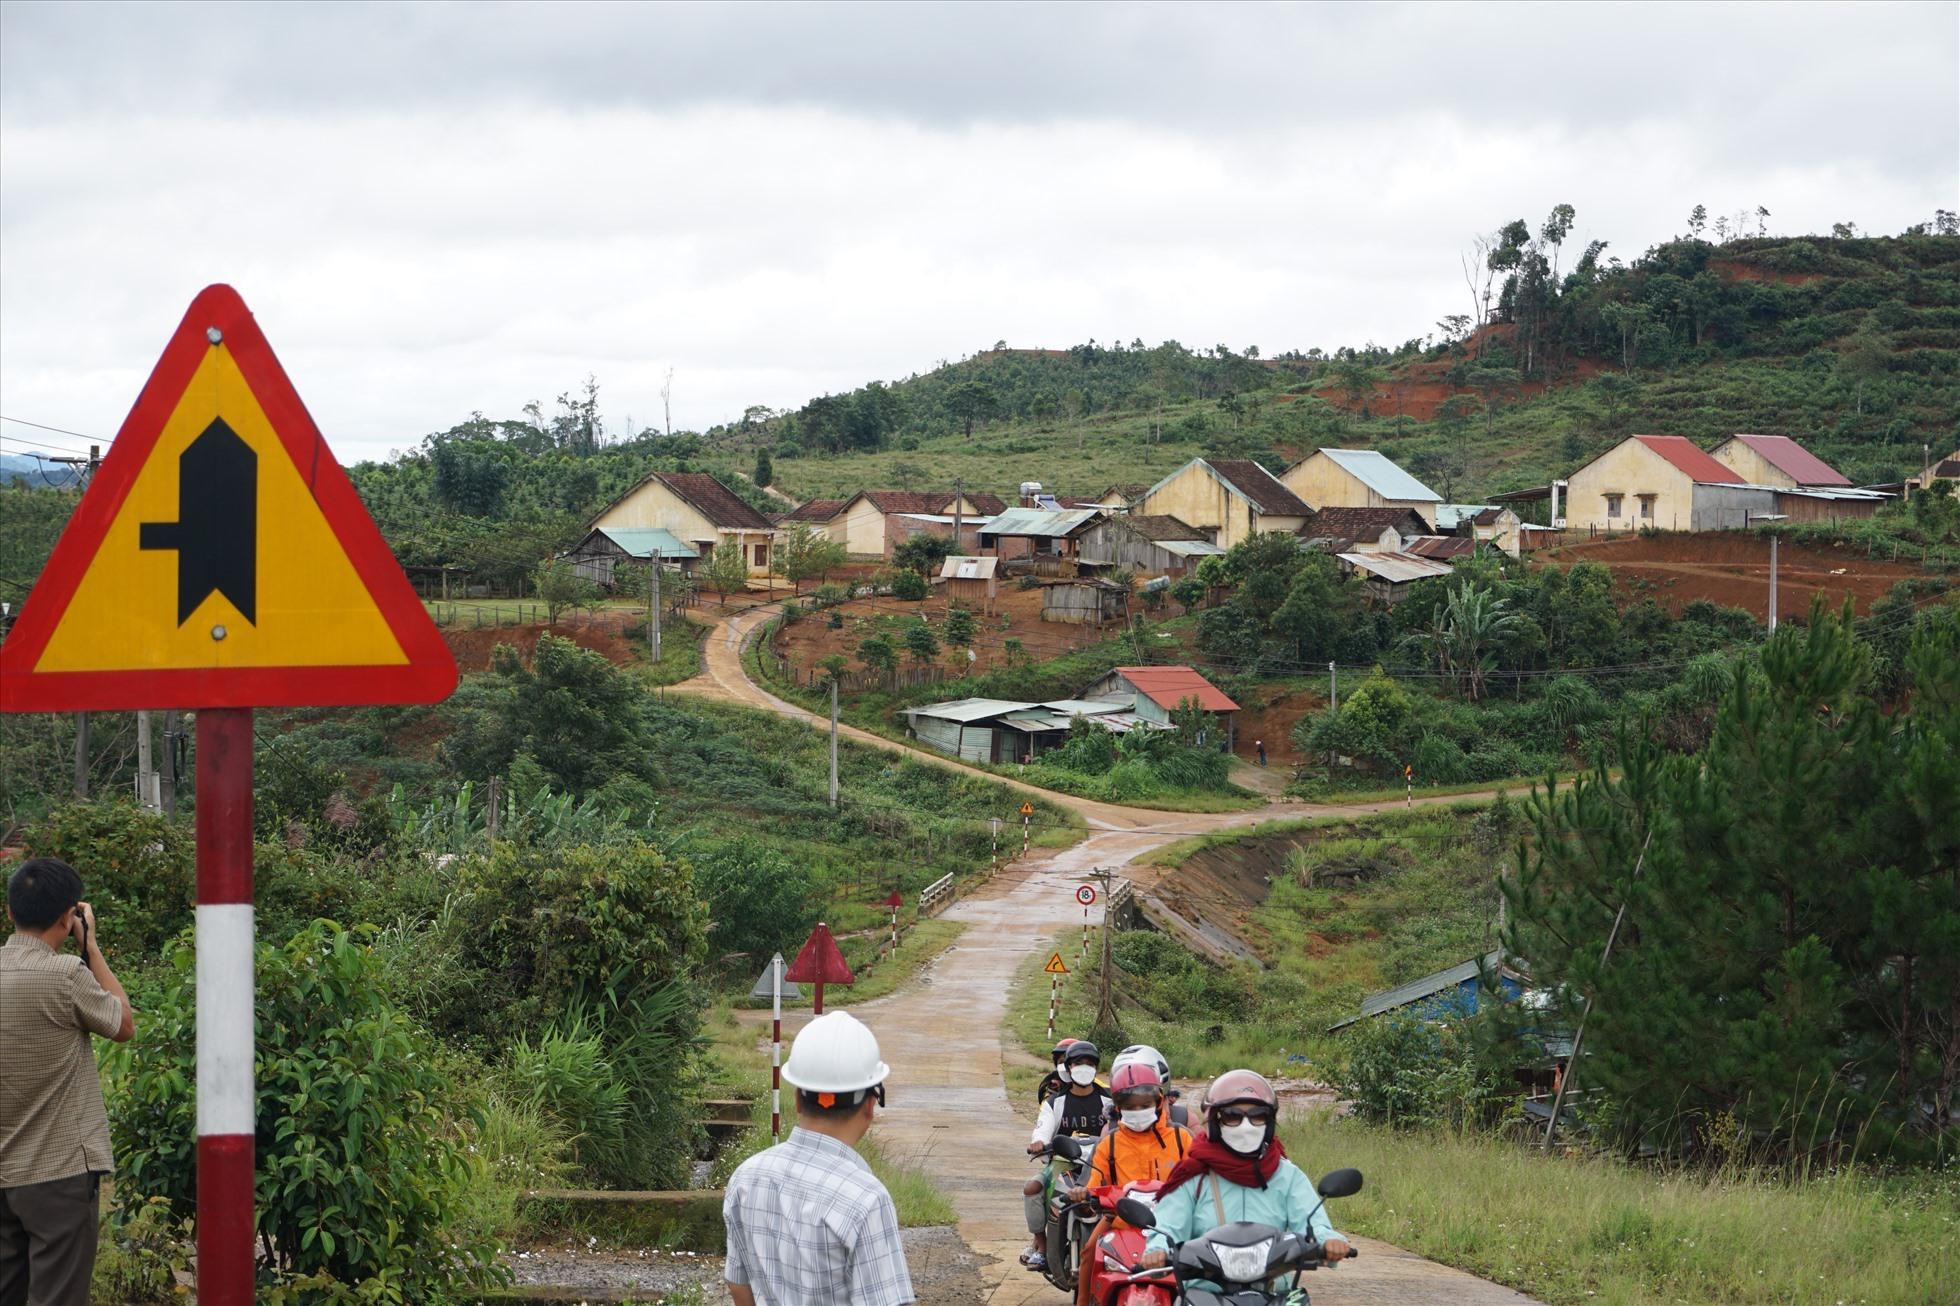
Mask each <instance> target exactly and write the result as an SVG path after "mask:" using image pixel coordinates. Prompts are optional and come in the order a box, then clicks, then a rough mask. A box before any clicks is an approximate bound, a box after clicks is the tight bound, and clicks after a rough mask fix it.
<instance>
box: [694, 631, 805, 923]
mask: <svg viewBox="0 0 1960 1306" xmlns="http://www.w3.org/2000/svg"><path fill="white" fill-rule="evenodd" d="M828 660H829V659H826V661H828ZM840 661H841V659H840ZM840 670H841V668H840ZM694 882H695V886H696V887H697V888H698V889H699V890H700V893H701V897H702V900H703V901H704V902H706V903H707V905H708V922H709V923H708V946H709V950H710V951H711V952H712V953H713V954H714V955H716V956H722V955H726V954H727V953H731V952H746V953H748V954H749V955H750V956H752V957H763V958H767V957H768V956H769V955H770V954H771V953H772V952H779V951H785V950H787V949H789V948H791V947H794V946H795V945H796V944H797V943H798V942H799V941H800V940H801V939H802V937H803V935H804V933H805V932H806V931H807V930H808V929H809V928H810V925H811V923H812V922H813V921H815V920H816V916H817V914H816V911H815V909H814V908H813V907H812V906H811V895H812V893H813V892H814V891H815V888H816V883H815V881H814V880H813V879H812V878H811V875H810V871H809V868H808V867H807V866H805V865H803V864H801V863H797V862H792V861H791V860H790V859H789V858H787V857H785V856H783V854H782V853H780V852H778V851H777V850H776V849H774V848H771V847H769V846H768V845H767V844H764V843H762V842H761V841H760V840H757V839H750V838H746V837H745V838H738V839H735V840H733V841H731V842H728V843H725V844H717V845H713V846H711V847H708V848H703V849H699V850H697V851H696V852H695V853H694Z"/></svg>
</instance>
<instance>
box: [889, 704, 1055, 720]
mask: <svg viewBox="0 0 1960 1306" xmlns="http://www.w3.org/2000/svg"><path fill="white" fill-rule="evenodd" d="M1033 706H1035V705H1034V704H1033V703H1017V702H1015V701H1014V700H1013V699H1009V698H956V699H953V700H952V701H951V702H947V703H928V704H926V705H925V706H924V707H908V708H906V709H905V715H907V716H929V717H937V718H938V719H940V720H941V721H979V720H981V719H983V718H985V717H990V716H1003V715H1005V714H1007V713H1009V712H1023V711H1026V710H1027V709H1028V708H1031V707H1033Z"/></svg>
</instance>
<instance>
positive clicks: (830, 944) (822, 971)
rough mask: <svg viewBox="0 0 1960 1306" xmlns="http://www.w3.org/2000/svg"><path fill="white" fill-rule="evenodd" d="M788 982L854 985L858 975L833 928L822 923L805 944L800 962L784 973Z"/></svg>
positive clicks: (797, 961) (794, 962)
mask: <svg viewBox="0 0 1960 1306" xmlns="http://www.w3.org/2000/svg"><path fill="white" fill-rule="evenodd" d="M783 978H784V979H792V980H798V981H800V982H802V983H804V984H852V983H855V982H856V981H857V976H855V975H853V974H852V973H851V965H850V963H849V962H847V961H845V960H844V953H843V951H842V950H841V949H839V948H838V946H837V940H836V939H835V938H833V937H832V936H831V933H830V926H828V925H826V924H824V923H823V922H822V921H818V922H817V924H816V928H814V929H812V930H811V931H810V937H809V938H807V939H805V940H804V941H803V950H802V951H801V952H799V953H797V954H796V960H795V961H792V962H791V963H790V964H789V969H788V970H786V971H784V972H783Z"/></svg>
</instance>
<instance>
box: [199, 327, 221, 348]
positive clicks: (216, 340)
mask: <svg viewBox="0 0 1960 1306" xmlns="http://www.w3.org/2000/svg"><path fill="white" fill-rule="evenodd" d="M204 338H205V339H206V340H209V341H210V342H211V343H212V344H214V345H216V344H221V343H223V341H224V338H225V333H224V332H222V331H220V330H218V328H216V327H205V328H204Z"/></svg>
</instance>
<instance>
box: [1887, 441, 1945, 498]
mask: <svg viewBox="0 0 1960 1306" xmlns="http://www.w3.org/2000/svg"><path fill="white" fill-rule="evenodd" d="M1956 481H1960V449H1955V450H1954V451H1953V452H1952V453H1951V454H1948V455H1947V456H1946V457H1944V458H1940V459H1937V460H1935V461H1934V462H1932V463H1931V464H1929V465H1927V466H1925V467H1922V468H1921V469H1920V471H1919V475H1917V476H1913V477H1910V478H1908V479H1907V480H1906V482H1905V483H1904V485H1903V486H1902V487H1901V488H1903V489H1904V491H1905V496H1906V498H1908V499H1910V498H1911V497H1912V496H1913V495H1915V494H1918V493H1919V492H1920V491H1921V490H1924V489H1925V488H1926V487H1927V486H1929V485H1930V486H1934V487H1936V488H1937V487H1939V486H1942V485H1945V484H1950V483H1952V482H1956Z"/></svg>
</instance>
